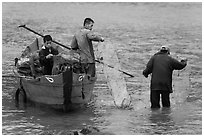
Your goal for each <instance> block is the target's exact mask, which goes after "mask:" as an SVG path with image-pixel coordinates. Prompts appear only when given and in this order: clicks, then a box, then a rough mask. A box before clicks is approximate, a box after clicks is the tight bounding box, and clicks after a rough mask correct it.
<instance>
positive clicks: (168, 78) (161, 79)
mask: <svg viewBox="0 0 204 137" xmlns="http://www.w3.org/2000/svg"><path fill="white" fill-rule="evenodd" d="M186 65H187V62H186V61H184V60H182V61H181V62H179V61H177V60H176V59H174V58H172V57H170V56H169V55H168V54H167V53H166V52H158V53H156V54H155V55H154V56H153V57H152V58H151V59H150V60H149V62H148V63H147V66H146V69H145V70H144V71H143V75H144V76H145V77H148V75H149V74H150V73H152V77H151V86H150V88H151V90H162V91H167V92H170V93H172V92H173V91H172V73H173V70H181V69H183V68H184V67H185V66H186Z"/></svg>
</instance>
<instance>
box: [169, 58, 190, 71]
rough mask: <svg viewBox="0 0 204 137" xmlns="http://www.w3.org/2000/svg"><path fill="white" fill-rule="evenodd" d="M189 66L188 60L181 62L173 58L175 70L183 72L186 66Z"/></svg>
mask: <svg viewBox="0 0 204 137" xmlns="http://www.w3.org/2000/svg"><path fill="white" fill-rule="evenodd" d="M186 65H187V59H185V60H181V61H180V62H179V61H178V60H176V59H174V58H172V66H173V69H175V70H181V69H183V68H185V66H186Z"/></svg>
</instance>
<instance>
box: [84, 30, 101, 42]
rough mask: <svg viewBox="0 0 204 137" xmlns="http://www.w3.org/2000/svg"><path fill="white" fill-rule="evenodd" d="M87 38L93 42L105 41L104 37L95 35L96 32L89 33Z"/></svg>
mask: <svg viewBox="0 0 204 137" xmlns="http://www.w3.org/2000/svg"><path fill="white" fill-rule="evenodd" d="M87 37H88V38H89V39H90V40H92V41H101V42H103V41H104V38H103V37H101V36H99V35H97V34H96V33H94V32H89V33H87Z"/></svg>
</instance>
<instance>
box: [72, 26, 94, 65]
mask: <svg viewBox="0 0 204 137" xmlns="http://www.w3.org/2000/svg"><path fill="white" fill-rule="evenodd" d="M88 33H90V30H88V29H84V28H82V29H80V30H79V31H78V32H77V33H76V34H75V37H76V40H77V44H78V48H79V52H80V56H81V63H94V62H95V56H94V51H93V44H92V42H91V39H89V38H88V36H87V35H88Z"/></svg>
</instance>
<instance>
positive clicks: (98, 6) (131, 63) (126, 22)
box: [2, 3, 202, 135]
mask: <svg viewBox="0 0 204 137" xmlns="http://www.w3.org/2000/svg"><path fill="white" fill-rule="evenodd" d="M121 9H122V10H121ZM2 11H3V13H2V54H3V55H2V75H4V76H5V75H6V77H3V78H2V134H3V135H16V134H18V135H19V134H26V135H40V134H43V135H45V134H49V135H50V134H51V135H57V134H60V135H62V134H73V132H74V131H80V130H81V129H84V128H86V127H94V128H95V129H97V130H93V131H92V132H91V133H89V134H116V135H120V134H121V135H154V134H165V135H166V134H170V135H181V134H187V135H194V134H196V135H197V134H198V135H200V134H202V65H201V64H202V58H201V57H202V17H201V16H202V14H201V13H202V7H201V3H154V4H153V3H120V4H119V3H3V4H2ZM88 16H89V17H92V18H94V20H95V26H94V29H95V30H96V31H97V32H100V33H101V34H102V35H103V36H104V37H105V42H104V44H105V43H109V44H110V43H111V44H114V45H115V47H116V49H117V53H118V57H119V59H120V62H121V66H122V69H123V70H124V71H127V72H130V73H131V74H133V75H134V76H135V77H134V78H128V77H126V76H125V79H126V82H127V87H128V92H129V93H130V95H131V98H132V106H131V107H130V108H129V109H125V110H124V109H118V108H116V107H115V105H114V102H113V98H112V96H111V94H110V91H109V90H108V88H107V85H106V79H105V77H104V75H103V73H102V68H101V65H99V64H97V71H98V72H97V74H98V80H97V83H96V85H95V88H94V96H95V98H94V100H93V103H92V104H91V105H90V106H89V107H87V108H84V109H81V110H76V111H73V112H71V113H62V112H60V111H57V110H53V109H51V108H47V107H45V106H38V105H35V104H27V107H26V108H24V107H21V108H17V107H16V106H15V101H14V93H15V90H16V82H15V80H14V78H13V77H9V76H12V75H13V73H12V67H13V65H14V58H15V57H18V56H19V55H20V54H21V51H22V50H23V49H24V48H25V47H26V46H27V44H29V43H31V42H32V41H33V40H34V39H35V35H34V34H32V33H31V32H28V31H26V30H23V29H19V28H17V26H18V25H22V24H26V25H27V26H28V27H31V28H32V29H34V30H36V31H38V32H40V33H42V34H51V35H52V36H53V37H54V38H55V40H56V41H59V42H61V43H63V44H65V45H69V44H70V41H71V38H72V35H73V33H74V32H75V31H76V29H78V28H79V27H80V26H81V24H82V20H83V19H84V18H85V17H88ZM162 44H171V45H170V49H171V53H172V55H179V56H180V57H185V58H188V65H189V69H186V70H183V71H175V74H174V81H175V82H177V83H175V85H174V86H178V84H181V85H184V86H183V89H182V88H181V90H179V91H178V90H175V91H174V93H173V94H172V95H171V108H170V109H165V108H161V109H158V110H151V109H150V108H149V107H150V103H149V82H150V77H149V78H148V79H146V78H144V77H143V76H142V74H141V73H142V70H143V69H144V68H145V65H146V63H147V61H148V60H149V58H150V57H151V56H152V55H153V54H154V53H155V52H156V51H157V50H158V49H159V47H160V46H161V45H162ZM94 45H95V49H97V45H98V44H97V43H94ZM96 56H99V55H97V54H96ZM184 74H185V75H187V76H188V78H187V79H186V81H185V80H184V78H186V77H184ZM179 81H181V82H179ZM185 87H188V88H185Z"/></svg>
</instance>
